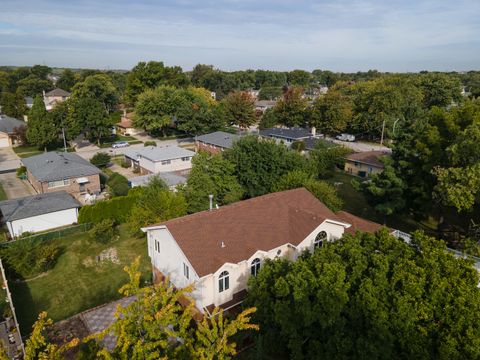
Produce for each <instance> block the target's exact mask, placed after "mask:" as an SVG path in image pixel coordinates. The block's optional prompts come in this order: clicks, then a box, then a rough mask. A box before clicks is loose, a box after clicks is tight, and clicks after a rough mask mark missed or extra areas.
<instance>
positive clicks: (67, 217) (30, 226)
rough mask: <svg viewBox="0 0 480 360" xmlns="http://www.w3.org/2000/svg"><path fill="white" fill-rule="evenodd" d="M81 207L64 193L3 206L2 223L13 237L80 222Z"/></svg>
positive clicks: (40, 195)
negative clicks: (79, 212)
mask: <svg viewBox="0 0 480 360" xmlns="http://www.w3.org/2000/svg"><path fill="white" fill-rule="evenodd" d="M79 207H80V203H79V202H78V201H77V200H75V199H74V198H73V197H72V196H71V195H69V194H68V193H67V192H65V191H59V192H52V193H46V194H37V195H31V196H26V197H22V198H18V199H11V200H5V201H1V202H0V212H1V214H2V221H3V222H4V223H5V224H6V225H7V228H8V231H9V232H10V235H11V236H12V237H15V236H19V235H21V234H22V233H24V232H37V231H44V230H48V229H53V228H57V227H60V226H66V225H70V224H72V223H75V222H77V216H78V208H79Z"/></svg>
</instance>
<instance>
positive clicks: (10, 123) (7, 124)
mask: <svg viewBox="0 0 480 360" xmlns="http://www.w3.org/2000/svg"><path fill="white" fill-rule="evenodd" d="M26 125H27V123H26V122H25V121H22V120H18V119H15V118H12V117H10V116H6V115H0V148H4V147H9V146H12V145H13V144H16V143H18V142H19V141H20V140H19V138H18V137H17V134H16V131H15V129H16V128H20V127H22V126H26Z"/></svg>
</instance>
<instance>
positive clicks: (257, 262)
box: [250, 258, 260, 276]
mask: <svg viewBox="0 0 480 360" xmlns="http://www.w3.org/2000/svg"><path fill="white" fill-rule="evenodd" d="M259 271H260V259H259V258H255V259H253V261H252V265H251V266H250V273H251V274H252V276H257V274H258V272H259Z"/></svg>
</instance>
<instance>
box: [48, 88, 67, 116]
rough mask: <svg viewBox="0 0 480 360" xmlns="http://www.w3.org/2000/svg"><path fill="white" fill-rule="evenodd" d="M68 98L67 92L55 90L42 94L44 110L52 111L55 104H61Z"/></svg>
mask: <svg viewBox="0 0 480 360" xmlns="http://www.w3.org/2000/svg"><path fill="white" fill-rule="evenodd" d="M69 97H70V93H69V92H68V91H65V90H62V89H59V88H56V89H53V90H52V91H49V92H47V93H45V91H44V92H43V102H44V103H45V108H46V109H47V111H50V110H52V109H53V108H54V107H55V105H56V104H58V103H61V102H63V101H65V100H67V99H68V98H69Z"/></svg>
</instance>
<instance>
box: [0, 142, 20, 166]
mask: <svg viewBox="0 0 480 360" xmlns="http://www.w3.org/2000/svg"><path fill="white" fill-rule="evenodd" d="M20 166H21V164H20V158H19V157H18V155H17V154H15V152H14V151H13V149H12V148H10V147H8V148H0V172H5V171H13V170H16V169H18V168H19V167H20Z"/></svg>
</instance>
